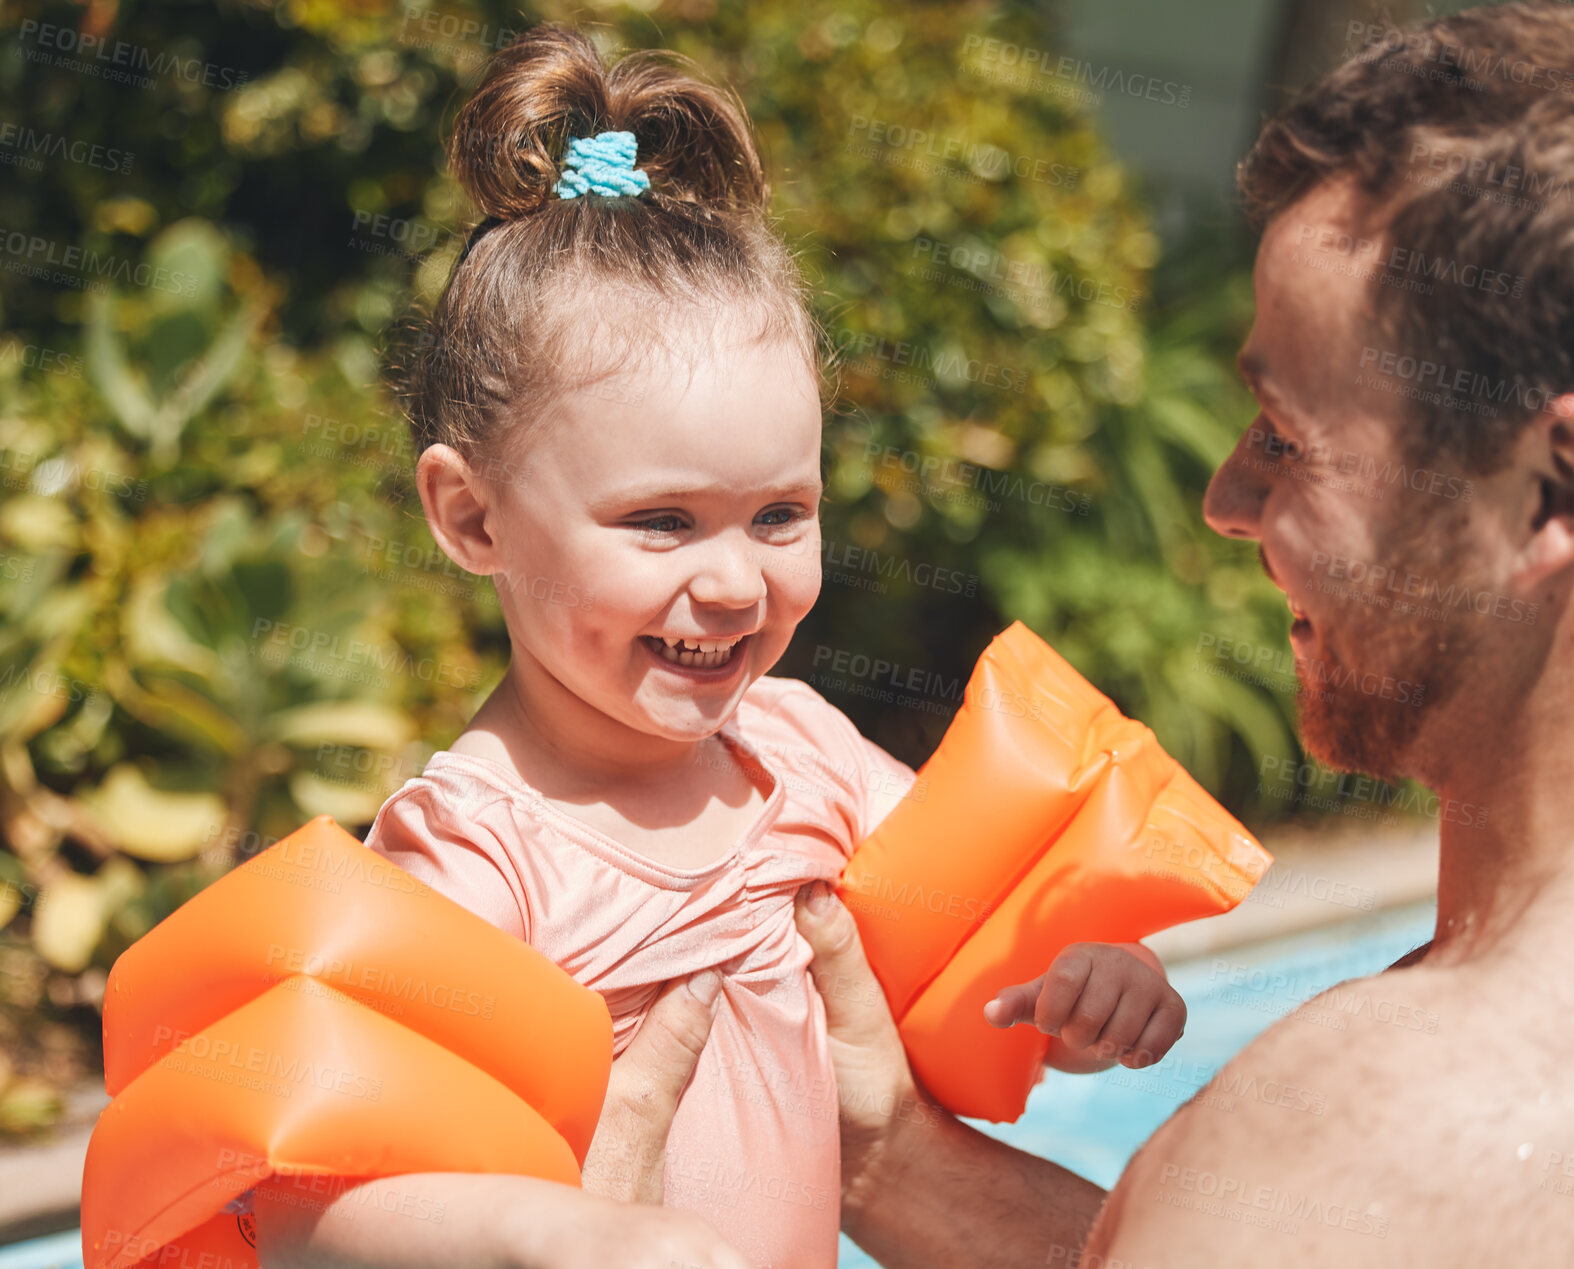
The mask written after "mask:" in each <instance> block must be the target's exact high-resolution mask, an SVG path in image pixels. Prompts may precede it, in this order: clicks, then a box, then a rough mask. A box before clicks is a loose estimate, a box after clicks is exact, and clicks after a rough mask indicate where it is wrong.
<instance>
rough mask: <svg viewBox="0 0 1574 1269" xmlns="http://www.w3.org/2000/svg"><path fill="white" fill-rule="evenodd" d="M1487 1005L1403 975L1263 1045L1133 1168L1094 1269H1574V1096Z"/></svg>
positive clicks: (1436, 979)
mask: <svg viewBox="0 0 1574 1269" xmlns="http://www.w3.org/2000/svg"><path fill="white" fill-rule="evenodd" d="M1490 986H1491V984H1490V982H1489V981H1482V980H1481V976H1479V975H1476V976H1473V977H1472V976H1466V975H1463V974H1461V973H1458V972H1445V971H1434V970H1431V969H1428V968H1426V967H1424V966H1416V967H1414V968H1407V969H1403V970H1394V971H1390V972H1387V973H1383V974H1378V975H1374V976H1372V977H1370V978H1363V979H1353V980H1351V981H1349V982H1346V983H1341V984H1339V985H1338V986H1337V987H1334V988H1331V989H1330V990H1328V991H1326V992H1324V993H1322V994H1321V995H1319V996H1316V997H1314V998H1313V999H1311V1000H1309V1001H1307V1002H1306V1003H1305V1004H1304V1005H1302V1006H1301V1007H1300V1008H1298V1009H1296V1010H1295V1011H1294V1012H1293V1013H1291V1014H1290V1015H1288V1016H1287V1017H1285V1018H1283V1019H1281V1020H1280V1021H1279V1022H1277V1023H1275V1024H1274V1025H1273V1026H1271V1027H1269V1028H1268V1029H1267V1030H1266V1031H1265V1032H1263V1034H1262V1035H1260V1036H1258V1037H1257V1039H1256V1040H1254V1041H1252V1043H1251V1044H1249V1045H1247V1046H1246V1048H1244V1049H1243V1050H1242V1051H1241V1052H1240V1053H1239V1054H1237V1055H1236V1057H1235V1058H1233V1059H1232V1060H1231V1061H1230V1062H1229V1063H1227V1064H1226V1065H1225V1066H1224V1067H1223V1068H1221V1069H1220V1071H1219V1072H1218V1073H1217V1074H1216V1075H1215V1076H1214V1078H1213V1079H1212V1080H1211V1081H1210V1082H1209V1083H1208V1085H1207V1086H1206V1087H1204V1088H1203V1089H1201V1090H1200V1091H1199V1092H1198V1094H1197V1095H1196V1096H1195V1097H1194V1098H1193V1099H1192V1101H1191V1102H1189V1103H1188V1104H1187V1105H1186V1106H1184V1107H1183V1108H1182V1109H1181V1110H1180V1111H1179V1112H1177V1114H1176V1115H1175V1116H1174V1117H1173V1118H1172V1119H1170V1120H1169V1122H1167V1123H1166V1124H1164V1125H1163V1126H1162V1127H1161V1128H1160V1129H1159V1130H1158V1131H1157V1132H1156V1133H1154V1135H1153V1137H1152V1138H1151V1139H1150V1140H1149V1141H1148V1143H1147V1144H1146V1145H1145V1146H1144V1147H1143V1148H1142V1150H1140V1151H1139V1152H1138V1154H1137V1156H1136V1157H1135V1158H1134V1159H1133V1160H1132V1162H1131V1165H1130V1166H1129V1167H1128V1168H1127V1170H1126V1173H1125V1175H1124V1176H1123V1177H1122V1178H1121V1180H1120V1182H1119V1183H1118V1184H1117V1186H1116V1188H1115V1189H1114V1191H1112V1193H1111V1196H1110V1200H1109V1202H1108V1203H1107V1204H1106V1206H1105V1210H1104V1212H1103V1213H1102V1214H1101V1216H1100V1218H1099V1222H1098V1225H1097V1226H1096V1228H1095V1230H1094V1232H1093V1235H1092V1237H1091V1238H1090V1241H1089V1244H1088V1246H1089V1250H1090V1252H1097V1253H1098V1254H1101V1255H1103V1256H1104V1257H1105V1259H1104V1260H1103V1261H1102V1262H1101V1261H1098V1260H1092V1263H1094V1264H1099V1263H1103V1264H1121V1263H1124V1264H1129V1265H1131V1266H1133V1267H1134V1269H1139V1267H1146V1266H1151V1269H1186V1267H1188V1266H1194V1265H1195V1266H1210V1267H1211V1266H1217V1265H1221V1264H1225V1265H1232V1264H1274V1265H1282V1266H1285V1267H1286V1269H1296V1267H1298V1266H1307V1267H1308V1269H1309V1267H1310V1266H1314V1265H1316V1266H1323V1265H1327V1264H1329V1263H1335V1262H1336V1263H1338V1264H1339V1265H1340V1266H1341V1269H1363V1267H1365V1266H1374V1267H1375V1266H1390V1265H1408V1264H1412V1263H1414V1264H1417V1265H1423V1264H1424V1265H1438V1264H1462V1265H1464V1264H1469V1265H1475V1264H1498V1263H1515V1264H1531V1265H1539V1264H1543V1263H1554V1262H1556V1263H1562V1261H1561V1259H1558V1258H1559V1257H1561V1256H1562V1255H1563V1254H1564V1252H1565V1250H1566V1247H1567V1245H1568V1243H1567V1235H1568V1234H1569V1233H1570V1232H1571V1231H1574V1083H1569V1082H1561V1081H1559V1076H1558V1073H1557V1072H1558V1065H1559V1064H1549V1063H1548V1062H1546V1060H1545V1059H1546V1057H1547V1056H1548V1055H1547V1054H1544V1053H1542V1052H1540V1051H1538V1050H1537V1049H1536V1048H1535V1047H1534V1046H1527V1045H1519V1046H1515V1045H1511V1044H1508V1043H1504V1042H1503V1039H1504V1037H1505V1036H1508V1035H1526V1034H1530V1033H1531V1032H1532V1028H1533V1027H1534V1020H1533V1019H1531V1018H1529V1017H1527V1016H1524V1015H1523V1014H1522V1013H1519V1012H1518V1010H1517V1008H1516V1006H1514V1005H1513V1004H1511V1003H1508V1002H1505V1001H1503V1000H1501V999H1495V998H1494V996H1493V993H1492V992H1491V990H1490ZM1536 1038H1537V1039H1540V1038H1542V1037H1541V1036H1540V1035H1537V1037H1536ZM1565 1169H1567V1170H1565ZM1554 1237H1555V1238H1556V1240H1557V1241H1556V1242H1555V1243H1554V1241H1552V1240H1553V1239H1554ZM1554 1247H1556V1248H1557V1250H1556V1251H1553V1248H1554ZM1548 1255H1552V1256H1553V1260H1550V1261H1549V1260H1547V1259H1546V1257H1547V1256H1548Z"/></svg>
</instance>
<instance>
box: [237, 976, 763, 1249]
mask: <svg viewBox="0 0 1574 1269" xmlns="http://www.w3.org/2000/svg"><path fill="white" fill-rule="evenodd" d="M720 988H721V977H720V975H719V974H717V973H715V972H714V971H706V972H704V973H700V974H696V975H693V976H691V977H690V978H687V979H684V980H682V981H678V980H674V981H673V982H671V983H669V984H667V986H666V987H665V988H663V990H662V993H661V995H660V996H658V997H657V998H656V1001H655V1003H654V1004H653V1005H651V1007H650V1011H649V1012H648V1013H647V1014H646V1015H645V1019H644V1021H643V1022H642V1023H641V1024H640V1028H639V1031H638V1032H637V1033H636V1034H635V1035H634V1038H633V1039H632V1040H630V1041H629V1043H628V1045H627V1046H626V1047H625V1048H624V1050H623V1052H622V1054H621V1055H620V1056H619V1057H618V1058H617V1060H616V1061H614V1062H613V1063H612V1073H611V1077H610V1079H609V1081H608V1084H607V1095H606V1099H605V1101H604V1102H603V1103H602V1107H601V1118H600V1120H599V1121H598V1122H597V1124H596V1132H595V1136H594V1138H593V1139H592V1141H591V1144H590V1152H589V1153H588V1154H587V1155H586V1157H585V1166H584V1169H583V1173H582V1178H583V1182H584V1185H585V1188H584V1189H577V1188H575V1187H574V1186H570V1185H561V1184H558V1183H557V1182H554V1181H544V1180H540V1179H538V1178H536V1177H525V1176H511V1175H493V1174H485V1173H473V1172H417V1173H410V1174H406V1175H403V1176H392V1177H382V1178H378V1179H374V1180H369V1181H363V1182H354V1181H346V1180H343V1179H340V1178H336V1177H312V1176H300V1175H294V1176H287V1177H275V1178H273V1179H272V1180H270V1181H266V1182H264V1183H263V1184H261V1185H259V1186H257V1188H256V1189H255V1191H254V1192H253V1194H252V1215H253V1219H254V1220H255V1221H256V1225H257V1260H258V1264H259V1266H260V1269H361V1267H362V1266H366V1267H367V1269H373V1267H375V1269H425V1267H426V1266H441V1267H444V1269H446V1266H449V1265H463V1266H465V1269H669V1267H670V1266H671V1265H674V1264H679V1265H687V1266H692V1267H693V1269H749V1264H748V1261H746V1260H745V1259H744V1258H743V1257H742V1256H741V1255H740V1254H739V1253H738V1252H737V1251H735V1250H734V1249H733V1248H732V1247H730V1246H729V1245H728V1244H727V1243H725V1242H723V1241H722V1239H721V1236H720V1235H719V1234H717V1233H716V1231H715V1230H714V1229H712V1228H711V1227H710V1225H708V1224H707V1223H706V1222H705V1221H704V1220H703V1219H702V1218H701V1217H699V1216H697V1215H695V1214H694V1213H692V1212H685V1211H681V1210H679V1209H677V1208H669V1207H662V1206H660V1204H661V1201H662V1197H663V1195H662V1173H663V1170H664V1168H665V1158H666V1147H667V1136H668V1133H669V1132H670V1131H671V1128H672V1120H673V1116H674V1115H675V1114H676V1113H677V1109H678V1102H679V1099H680V1098H681V1097H682V1094H683V1090H684V1088H685V1087H686V1086H687V1085H688V1083H689V1079H690V1077H691V1076H692V1075H693V1074H694V1066H695V1063H696V1062H698V1060H699V1056H700V1051H701V1050H702V1049H704V1047H705V1043H706V1040H707V1039H708V1037H709V1035H710V1028H711V1022H712V1020H713V1018H714V1016H715V1008H716V1000H717V998H718V994H719V991H720ZM619 1200H624V1201H619Z"/></svg>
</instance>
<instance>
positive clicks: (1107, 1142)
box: [0, 902, 1436, 1269]
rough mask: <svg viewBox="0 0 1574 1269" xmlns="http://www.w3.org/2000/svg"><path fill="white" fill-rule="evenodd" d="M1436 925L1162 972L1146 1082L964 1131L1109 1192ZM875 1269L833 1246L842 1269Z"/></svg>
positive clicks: (1078, 1093)
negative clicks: (1170, 1122)
mask: <svg viewBox="0 0 1574 1269" xmlns="http://www.w3.org/2000/svg"><path fill="white" fill-rule="evenodd" d="M1435 915H1436V905H1435V904H1434V903H1431V902H1427V903H1420V904H1414V905H1411V906H1409V907H1404V908H1395V909H1391V910H1389V911H1385V912H1379V913H1373V914H1371V915H1369V916H1362V917H1359V918H1356V919H1353V920H1350V921H1343V922H1340V923H1339V924H1337V925H1332V926H1328V927H1325V928H1323V929H1318V930H1312V931H1308V932H1307V933H1304V934H1297V935H1291V936H1288V937H1285V938H1281V939H1275V940H1273V941H1271V942H1264V943H1258V944H1255V945H1253V946H1251V947H1244V948H1229V949H1226V950H1224V951H1221V952H1219V953H1218V954H1217V955H1213V956H1204V957H1199V958H1197V959H1196V960H1191V961H1187V962H1184V963H1182V964H1178V965H1173V966H1170V967H1169V975H1170V981H1171V982H1172V983H1173V984H1174V985H1175V989H1176V990H1177V991H1179V992H1180V994H1181V996H1182V997H1183V998H1184V999H1185V1001H1186V1008H1187V1020H1186V1034H1185V1035H1184V1036H1182V1037H1181V1039H1180V1041H1179V1042H1178V1043H1177V1044H1176V1045H1175V1047H1174V1048H1173V1049H1171V1050H1170V1052H1169V1054H1168V1056H1166V1057H1165V1059H1164V1061H1162V1062H1160V1063H1159V1064H1158V1065H1157V1066H1153V1067H1150V1068H1148V1069H1147V1070H1145V1071H1128V1070H1126V1069H1125V1068H1123V1067H1116V1068H1114V1069H1113V1070H1109V1071H1104V1072H1102V1073H1100V1074H1098V1075H1065V1074H1062V1073H1061V1072H1059V1071H1050V1072H1048V1073H1047V1074H1046V1075H1045V1076H1044V1080H1043V1082H1042V1083H1041V1084H1039V1085H1038V1086H1037V1087H1035V1088H1034V1089H1033V1092H1032V1094H1031V1095H1030V1096H1029V1097H1028V1103H1027V1110H1026V1111H1025V1112H1024V1114H1023V1116H1022V1118H1021V1119H1020V1120H1018V1121H1017V1122H1016V1123H1014V1124H990V1123H984V1122H981V1121H978V1120H969V1121H968V1122H969V1123H972V1124H973V1125H974V1126H975V1127H977V1128H978V1129H979V1130H980V1131H982V1132H987V1133H989V1134H990V1135H991V1136H994V1137H998V1138H999V1139H1000V1140H1002V1141H1005V1142H1009V1143H1010V1144H1011V1145H1013V1146H1016V1147H1018V1148H1019V1149H1022V1150H1026V1151H1029V1152H1030V1153H1032V1154H1036V1155H1040V1156H1042V1157H1043V1158H1046V1159H1052V1160H1054V1161H1055V1162H1056V1163H1059V1164H1061V1165H1062V1166H1064V1167H1067V1168H1070V1169H1071V1170H1072V1171H1073V1172H1076V1173H1079V1174H1080V1175H1082V1176H1085V1177H1087V1178H1088V1179H1089V1180H1091V1181H1093V1182H1095V1183H1096V1184H1098V1185H1102V1186H1105V1187H1106V1188H1107V1187H1108V1186H1110V1185H1112V1184H1113V1183H1114V1181H1115V1178H1116V1177H1118V1176H1119V1175H1120V1173H1121V1170H1122V1169H1123V1168H1124V1167H1125V1166H1126V1161H1127V1160H1128V1159H1129V1158H1131V1156H1132V1154H1133V1153H1135V1151H1136V1149H1137V1147H1138V1146H1140V1145H1141V1144H1142V1143H1143V1142H1144V1141H1146V1140H1147V1139H1148V1137H1149V1136H1150V1135H1151V1134H1152V1132H1153V1130H1154V1129H1155V1128H1157V1127H1158V1126H1159V1125H1160V1124H1161V1123H1163V1122H1164V1121H1165V1120H1166V1119H1168V1118H1169V1117H1170V1115H1171V1114H1172V1113H1173V1112H1174V1110H1175V1108H1176V1107H1177V1106H1179V1105H1180V1104H1181V1103H1182V1102H1184V1101H1186V1100H1187V1099H1188V1098H1189V1097H1191V1095H1192V1094H1193V1093H1195V1092H1196V1091H1197V1090H1198V1089H1199V1088H1201V1087H1202V1085H1204V1084H1205V1083H1207V1081H1208V1079H1209V1078H1210V1077H1211V1076H1212V1074H1213V1073H1214V1071H1216V1070H1217V1069H1218V1068H1219V1067H1220V1066H1222V1065H1223V1064H1224V1063H1225V1062H1226V1061H1228V1060H1229V1059H1230V1058H1231V1057H1232V1056H1233V1055H1234V1054H1235V1053H1236V1052H1238V1051H1239V1050H1240V1049H1241V1048H1242V1047H1243V1046H1244V1045H1245V1044H1246V1043H1247V1042H1248V1041H1250V1040H1251V1039H1252V1037H1254V1036H1255V1035H1256V1034H1257V1033H1258V1032H1259V1031H1261V1030H1263V1028H1265V1027H1266V1026H1267V1025H1268V1024H1269V1023H1271V1022H1273V1021H1274V1019H1276V1018H1279V1017H1281V1016H1283V1015H1284V1014H1286V1013H1288V1012H1289V1011H1290V1010H1291V1009H1293V1008H1294V1007H1295V1006H1296V1005H1298V1004H1300V1003H1301V1002H1302V1001H1304V1000H1306V999H1308V998H1309V997H1311V996H1315V995H1316V994H1317V993H1318V992H1320V991H1323V990H1325V989H1327V988H1328V987H1331V986H1333V985H1334V984H1335V983H1338V982H1342V981H1343V980H1345V979H1347V978H1359V977H1361V976H1363V975H1366V974H1371V973H1374V972H1376V971H1377V970H1380V969H1383V968H1384V967H1386V966H1388V965H1391V964H1393V963H1394V962H1395V961H1396V960H1398V959H1399V958H1400V957H1401V956H1403V955H1404V954H1405V953H1406V952H1408V951H1410V950H1411V949H1412V948H1415V947H1417V946H1419V945H1420V944H1422V943H1424V942H1426V940H1427V939H1428V938H1430V937H1431V934H1432V924H1433V919H1434V917H1435ZM1338 1021H1339V1020H1338V1019H1337V1017H1335V1016H1331V1017H1330V1023H1331V1024H1333V1025H1337V1023H1338ZM874 1263H875V1262H874V1261H873V1260H871V1259H870V1258H869V1257H868V1256H866V1255H865V1254H864V1253H863V1252H862V1251H860V1250H859V1249H858V1248H857V1247H855V1246H854V1245H853V1244H852V1243H851V1242H850V1241H849V1240H848V1239H847V1238H845V1237H844V1238H843V1239H842V1250H841V1256H840V1260H839V1262H838V1264H839V1267H840V1269H868V1267H869V1266H873V1265H874ZM0 1269H82V1240H81V1235H80V1233H79V1232H78V1231H77V1230H70V1231H69V1232H67V1233H64V1234H52V1235H50V1236H49V1237H47V1238H35V1239H33V1240H31V1241H30V1242H25V1243H18V1244H16V1245H15V1246H11V1247H0Z"/></svg>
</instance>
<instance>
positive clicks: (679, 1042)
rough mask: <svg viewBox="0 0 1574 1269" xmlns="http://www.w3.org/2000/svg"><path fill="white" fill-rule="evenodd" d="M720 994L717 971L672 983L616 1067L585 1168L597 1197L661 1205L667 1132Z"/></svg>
mask: <svg viewBox="0 0 1574 1269" xmlns="http://www.w3.org/2000/svg"><path fill="white" fill-rule="evenodd" d="M720 990H721V975H720V974H718V973H717V972H716V971H715V970H706V971H705V972H704V973H702V974H696V975H694V976H693V977H691V978H689V979H688V980H687V981H686V982H682V983H669V984H668V985H667V987H666V989H665V990H663V992H662V993H661V996H660V997H659V998H658V999H657V1000H656V1003H655V1004H653V1005H652V1006H651V1007H650V1012H649V1013H647V1014H646V1015H645V1021H644V1022H642V1023H641V1024H640V1028H639V1031H638V1033H637V1034H636V1035H635V1036H634V1038H633V1039H632V1040H630V1041H629V1044H628V1047H627V1048H626V1049H624V1050H623V1052H622V1054H621V1055H620V1056H619V1057H618V1059H617V1060H616V1061H615V1062H613V1063H612V1075H611V1078H610V1079H609V1080H608V1083H607V1099H606V1101H605V1102H604V1103H603V1104H602V1107H601V1120H600V1122H599V1123H598V1124H597V1125H596V1135H595V1137H594V1138H593V1139H592V1140H591V1143H590V1151H589V1153H588V1154H586V1156H585V1166H584V1168H583V1169H581V1178H582V1182H583V1185H584V1188H585V1189H586V1190H587V1191H589V1192H590V1193H592V1194H599V1195H602V1196H603V1197H605V1198H612V1199H620V1200H622V1201H624V1202H627V1203H651V1204H655V1205H660V1203H661V1201H662V1198H663V1196H664V1195H663V1186H662V1171H663V1169H664V1168H665V1166H666V1158H667V1133H668V1132H669V1131H670V1130H671V1128H672V1117H673V1115H675V1114H676V1113H677V1110H678V1099H679V1098H680V1097H681V1096H682V1095H683V1090H684V1089H685V1088H686V1087H687V1086H688V1082H689V1077H690V1076H691V1075H693V1074H694V1064H695V1063H696V1062H698V1061H699V1059H700V1051H701V1050H702V1049H704V1047H705V1041H706V1040H707V1039H708V1038H709V1037H710V1026H711V1020H712V1018H714V1017H715V1014H716V997H717V993H718V992H719V991H720Z"/></svg>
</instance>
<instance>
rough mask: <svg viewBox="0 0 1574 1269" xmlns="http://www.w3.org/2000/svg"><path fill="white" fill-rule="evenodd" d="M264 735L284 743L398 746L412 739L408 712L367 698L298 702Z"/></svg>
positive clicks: (272, 722)
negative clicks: (300, 703) (309, 703)
mask: <svg viewBox="0 0 1574 1269" xmlns="http://www.w3.org/2000/svg"><path fill="white" fill-rule="evenodd" d="M265 734H266V735H267V737H268V738H269V739H271V740H276V741H279V742H280V743H282V744H287V745H354V746H358V747H360V748H363V749H399V748H402V747H403V746H404V745H406V744H408V743H409V742H410V741H411V740H413V739H414V738H415V734H416V730H415V725H414V723H413V722H412V721H411V719H410V717H409V715H407V714H405V713H404V712H403V711H402V710H399V709H396V708H394V707H393V706H388V705H378V704H374V703H372V702H370V701H344V702H339V701H331V702H324V703H322V704H319V705H301V706H297V707H296V708H294V709H290V710H285V711H283V712H282V713H279V714H275V715H274V716H273V717H272V718H270V719H269V720H268V722H267V726H266V729H265Z"/></svg>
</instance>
